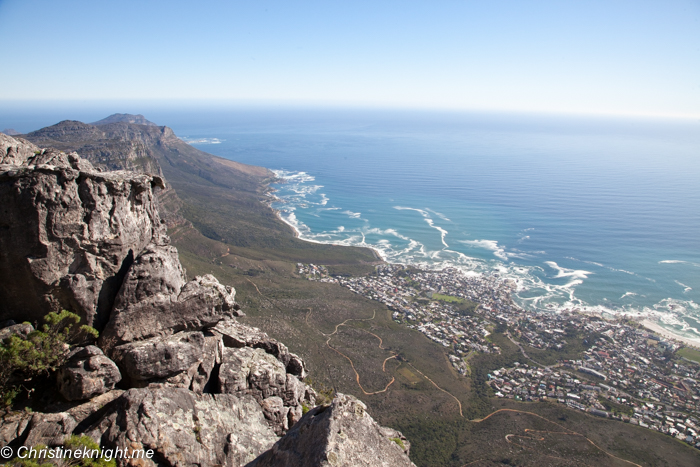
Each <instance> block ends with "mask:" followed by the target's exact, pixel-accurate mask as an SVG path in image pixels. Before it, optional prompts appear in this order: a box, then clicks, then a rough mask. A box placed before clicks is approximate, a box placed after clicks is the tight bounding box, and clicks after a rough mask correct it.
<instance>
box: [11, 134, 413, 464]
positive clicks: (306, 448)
mask: <svg viewBox="0 0 700 467" xmlns="http://www.w3.org/2000/svg"><path fill="white" fill-rule="evenodd" d="M71 127H73V128H76V127H77V128H82V127H80V125H75V124H74V123H73V124H71ZM82 129H84V128H82ZM162 187H163V180H162V179H161V178H160V177H159V176H157V175H148V174H143V173H137V172H131V171H125V170H120V171H103V170H99V169H96V168H95V167H94V166H93V165H92V164H91V163H90V162H88V161H87V160H84V159H82V158H81V157H80V156H78V155H77V154H76V153H70V154H66V153H65V152H61V151H59V150H56V149H39V148H38V147H36V146H33V145H32V144H31V143H27V142H26V141H22V140H15V139H13V138H11V137H9V136H5V135H0V205H2V206H3V217H2V220H1V221H0V321H3V323H4V324H3V327H2V329H0V339H2V342H3V347H2V350H3V352H2V353H0V358H1V359H2V365H3V371H2V374H1V375H0V376H1V377H0V383H2V385H1V386H0V389H1V390H2V393H1V396H2V400H3V401H7V399H6V397H15V396H17V394H16V393H15V392H14V391H15V388H18V387H20V385H21V387H22V388H23V389H24V391H19V390H18V392H19V395H20V396H25V395H26V397H29V396H30V395H31V398H29V399H20V400H19V401H18V402H17V403H18V404H19V405H20V406H22V405H23V406H24V407H25V410H18V411H15V412H12V411H8V413H5V415H4V416H3V417H2V419H0V444H2V445H3V457H8V456H7V455H6V452H7V451H6V448H7V447H10V448H12V449H15V450H14V452H16V453H17V454H18V456H19V457H22V456H21V451H19V447H20V446H26V447H34V448H36V449H40V447H39V446H40V445H45V446H48V447H50V448H53V447H54V446H63V445H64V444H66V443H67V441H66V438H67V437H69V436H71V435H75V436H80V435H82V436H87V437H89V438H91V439H92V440H93V441H94V442H96V443H97V444H98V446H101V447H103V448H106V449H114V450H116V449H119V450H121V451H122V452H124V451H125V450H126V451H127V452H129V453H130V454H133V453H134V450H136V451H141V452H150V453H151V455H150V456H148V457H146V458H144V457H143V455H144V454H141V457H140V458H139V462H138V464H133V463H132V461H131V460H129V458H128V457H126V458H117V459H116V462H117V465H120V466H126V465H144V466H156V465H170V466H187V465H202V466H214V465H222V466H223V465H225V466H229V467H241V466H244V465H251V466H254V465H257V466H263V465H264V466H282V465H287V466H300V467H301V466H303V465H322V464H323V463H324V462H325V461H329V462H330V464H331V465H347V466H349V465H384V466H397V467H404V466H405V467H411V466H413V465H414V464H413V463H412V462H411V461H410V460H409V458H408V452H409V448H410V444H409V443H408V440H407V439H406V438H405V437H404V436H403V435H402V434H401V433H400V432H398V431H396V430H393V429H391V428H386V427H382V426H379V425H378V424H377V423H376V422H375V421H374V420H373V419H372V418H371V417H370V416H369V415H368V414H367V411H366V406H365V405H364V404H363V403H362V402H361V401H359V400H357V399H356V398H354V397H352V396H349V395H343V394H336V397H335V398H334V399H332V400H330V399H328V398H325V399H324V398H321V397H319V396H318V394H317V393H316V392H315V391H314V389H313V388H311V387H310V386H309V385H308V384H307V383H306V382H305V378H306V376H307V369H306V365H305V363H304V361H303V360H302V359H301V358H300V357H299V356H297V355H296V354H294V353H292V352H290V351H289V349H288V348H287V347H286V346H285V345H284V344H282V343H281V342H279V341H277V340H275V339H272V338H270V337H269V336H268V335H267V334H265V333H263V332H261V331H260V330H259V329H257V328H254V327H251V326H248V325H245V324H243V323H241V322H240V321H239V319H240V318H242V317H243V316H244V314H243V312H242V311H241V308H240V306H239V304H238V303H236V301H235V297H236V291H235V290H234V289H233V288H232V287H230V286H225V285H222V284H221V283H220V282H219V281H218V280H217V279H216V278H215V277H214V276H212V275H209V274H207V275H202V276H195V277H194V278H191V279H188V278H187V276H186V274H185V271H184V269H183V267H182V265H181V263H180V260H179V256H178V251H177V249H176V248H175V247H173V246H172V245H171V244H170V239H169V237H168V236H167V234H166V228H165V225H164V224H163V223H162V222H161V221H160V216H159V213H158V209H157V204H156V202H155V197H156V194H155V192H156V190H157V189H158V188H162ZM61 309H69V310H71V312H73V313H75V314H76V315H78V316H79V317H80V318H81V319H80V322H81V323H83V324H87V325H89V326H92V327H93V328H95V329H96V330H97V331H100V336H99V339H98V340H95V337H89V336H88V337H83V338H82V339H83V341H81V342H80V343H78V344H75V345H73V346H72V347H71V348H70V350H69V349H68V348H67V346H66V345H65V344H64V345H59V346H54V347H52V348H51V349H52V352H53V353H54V354H61V355H62V359H61V360H59V363H58V364H57V366H58V368H57V369H56V371H55V372H53V371H51V369H49V368H47V369H45V370H43V371H41V369H39V370H40V371H38V372H37V374H36V376H33V377H31V378H27V377H26V373H23V372H22V371H23V370H22V368H23V367H22V363H24V362H23V361H17V359H9V358H7V356H8V354H10V353H11V352H12V350H9V349H20V350H17V352H22V351H23V350H21V349H27V348H30V349H31V348H33V347H32V346H34V345H39V346H40V347H38V348H39V349H44V347H41V346H43V345H47V343H48V342H51V339H60V337H55V336H56V335H55V334H52V331H51V330H50V329H49V327H48V326H46V327H44V328H39V329H43V331H38V330H36V331H35V328H34V326H35V325H36V324H34V325H33V324H31V323H30V321H31V322H33V323H38V322H41V321H42V320H44V319H45V318H46V317H48V316H50V314H51V313H53V312H55V311H57V310H61ZM47 321H48V320H47ZM16 322H20V323H21V324H15V323H16ZM53 325H54V326H56V325H57V324H56V323H53ZM42 332H43V333H44V334H37V333H42ZM37 335H43V336H45V337H43V338H42V339H43V340H41V341H37V337H36V336H37ZM62 335H63V336H64V337H66V336H68V334H62ZM52 336H54V337H52ZM66 338H67V337H66ZM37 342H39V343H38V344H37ZM58 342H63V341H61V340H59V341H58ZM22 355H24V354H22ZM27 355H30V356H31V358H37V360H39V361H41V357H37V356H36V355H35V354H31V352H28V353H27ZM33 362H34V363H36V361H33ZM29 363H32V362H29ZM42 378H43V379H42ZM15 385H16V386H15ZM13 394H14V396H13ZM317 399H318V402H320V404H319V405H317V404H316V403H317ZM292 428H294V429H292ZM397 440H398V441H397ZM309 461H311V462H312V463H311V464H310V463H309Z"/></svg>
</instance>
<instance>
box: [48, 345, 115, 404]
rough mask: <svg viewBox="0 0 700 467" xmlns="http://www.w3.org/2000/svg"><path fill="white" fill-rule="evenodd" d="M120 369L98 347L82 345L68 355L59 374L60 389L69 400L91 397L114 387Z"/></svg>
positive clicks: (57, 376) (57, 377)
mask: <svg viewBox="0 0 700 467" xmlns="http://www.w3.org/2000/svg"><path fill="white" fill-rule="evenodd" d="M121 379H122V376H121V373H120V372H119V368H117V365H115V364H114V362H113V361H112V360H110V359H109V358H107V357H105V355H104V354H103V353H102V350H100V349H99V348H98V347H95V346H94V345H89V346H87V347H79V348H77V349H74V350H72V351H71V353H70V354H68V357H67V360H66V363H65V364H64V365H63V366H62V367H61V368H60V369H59V371H58V372H57V374H56V380H57V382H58V391H59V392H60V393H61V394H62V395H63V397H65V398H66V399H67V400H69V401H77V400H85V399H91V398H93V397H95V396H99V395H100V394H104V393H106V392H108V391H111V390H112V389H114V386H115V384H117V383H118V382H119V381H121Z"/></svg>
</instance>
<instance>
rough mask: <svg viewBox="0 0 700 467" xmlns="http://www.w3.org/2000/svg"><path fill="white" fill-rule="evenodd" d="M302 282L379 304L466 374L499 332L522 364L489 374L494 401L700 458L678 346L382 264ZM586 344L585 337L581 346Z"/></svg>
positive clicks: (459, 280) (449, 277)
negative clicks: (672, 446)
mask: <svg viewBox="0 0 700 467" xmlns="http://www.w3.org/2000/svg"><path fill="white" fill-rule="evenodd" d="M298 269H299V273H300V274H303V275H304V276H305V277H307V278H308V279H309V280H319V281H323V282H335V283H338V284H340V285H342V286H344V287H347V288H348V289H350V290H352V291H353V292H355V293H358V294H361V295H363V296H365V297H367V298H369V299H372V300H377V301H380V302H382V303H384V304H385V305H386V306H387V307H388V308H389V309H390V310H391V311H392V318H393V319H394V320H395V321H397V322H400V323H404V324H406V325H407V326H408V327H410V328H412V329H416V330H418V331H420V332H422V333H423V334H425V335H426V336H427V337H428V338H429V339H431V340H433V341H435V342H437V343H438V344H440V345H442V346H444V347H445V348H446V351H447V354H448V357H449V359H450V361H451V362H452V365H453V366H454V368H455V370H456V371H458V372H459V373H460V374H462V375H465V374H467V372H468V368H469V367H468V361H469V357H470V356H471V355H472V353H475V352H476V353H486V354H489V353H500V351H501V350H500V349H499V347H498V346H496V345H494V344H493V343H492V342H491V340H490V339H489V336H490V334H491V333H492V332H494V329H496V328H497V327H498V328H499V329H501V330H504V334H505V335H506V336H507V337H508V338H509V339H510V340H511V341H512V342H513V343H514V344H516V345H517V346H518V347H519V348H520V351H521V353H522V355H523V357H524V359H525V360H526V361H528V363H522V364H521V363H518V362H515V363H513V365H512V366H511V367H509V368H501V369H500V370H497V371H494V372H493V374H490V375H489V381H488V383H487V384H488V385H489V386H490V387H491V388H492V390H493V392H494V395H495V396H497V397H502V398H510V399H516V400H521V401H547V400H552V401H557V402H558V403H561V404H566V405H567V406H569V407H572V408H574V409H578V410H582V411H586V412H589V413H591V414H592V415H596V416H600V417H605V418H611V419H615V420H619V421H622V422H627V423H632V424H636V425H639V426H641V427H644V428H648V429H651V430H656V431H660V432H662V433H666V434H668V435H670V436H675V437H677V438H678V439H681V440H683V441H684V442H687V443H688V444H691V445H694V446H695V447H696V448H698V449H700V383H699V382H698V380H699V379H700V364H698V363H697V362H694V361H689V360H685V359H680V358H677V357H675V352H676V351H677V350H678V349H679V347H680V344H678V343H676V342H674V341H670V340H668V339H664V338H662V337H659V336H658V335H656V334H654V333H653V332H651V331H649V330H646V329H645V328H643V327H641V326H640V325H639V324H638V323H636V322H634V321H629V320H611V319H603V318H602V317H600V316H597V315H591V314H584V313H581V312H579V311H577V310H560V311H559V312H556V313H555V312H552V313H544V312H534V311H529V310H524V309H523V308H521V307H519V306H518V305H517V304H516V303H515V302H514V301H513V300H512V298H511V293H512V292H513V289H514V284H513V283H512V282H511V281H509V280H507V279H502V278H500V277H499V276H497V275H493V276H467V275H465V274H463V273H462V272H461V271H459V270H457V269H444V270H441V271H425V270H420V269H417V268H414V267H411V266H404V265H395V264H382V265H378V266H376V268H375V271H374V272H373V273H372V274H370V275H368V276H366V277H350V278H348V277H333V276H331V275H330V274H329V272H328V270H327V268H325V267H323V266H316V265H303V264H299V265H298ZM582 336H585V338H582ZM573 341H577V342H579V341H580V344H581V347H580V352H579V354H578V355H577V356H576V358H557V359H556V360H555V361H549V362H545V363H540V362H538V361H536V358H538V357H537V356H535V355H529V354H528V350H526V349H525V347H524V346H527V347H529V348H530V350H529V352H530V353H531V354H532V353H534V352H538V351H540V352H541V351H549V355H556V352H557V351H560V350H562V349H566V348H567V345H569V344H571V343H572V342H573Z"/></svg>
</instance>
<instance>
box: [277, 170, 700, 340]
mask: <svg viewBox="0 0 700 467" xmlns="http://www.w3.org/2000/svg"><path fill="white" fill-rule="evenodd" d="M268 170H269V169H268ZM280 182H285V180H284V178H281V177H276V179H273V180H271V181H269V182H268V185H267V186H268V188H269V191H268V192H267V193H266V195H267V196H268V197H269V200H268V202H267V203H266V204H268V206H269V207H270V209H272V210H273V211H274V213H275V215H276V216H277V218H278V219H279V220H280V221H282V222H283V223H285V224H286V225H288V226H289V227H291V229H292V232H293V233H294V237H295V238H298V239H299V240H302V241H305V242H309V243H316V244H321V245H324V244H327V245H335V246H350V245H346V244H343V243H334V242H322V241H318V240H312V239H309V238H304V236H303V234H302V232H301V231H300V230H299V228H298V227H297V226H296V225H294V223H292V222H290V221H289V220H287V219H285V218H284V216H282V211H281V210H280V209H275V208H273V207H272V204H273V203H275V202H283V200H282V199H281V198H279V197H277V196H276V195H275V194H274V192H275V191H276V190H275V189H274V188H272V187H270V184H271V183H280ZM355 246H358V245H355ZM360 247H361V248H367V249H369V250H371V251H372V252H373V254H374V256H375V257H376V258H377V259H378V260H379V261H381V262H383V263H386V264H396V265H405V264H402V263H388V262H387V260H386V258H385V257H384V256H383V255H382V254H381V252H380V251H379V250H377V249H375V248H373V247H372V246H369V245H361V246H360ZM413 266H414V267H417V268H419V269H423V267H422V266H421V265H413ZM426 270H428V269H426ZM570 311H573V312H575V313H581V314H584V315H585V314H588V315H598V316H599V317H600V318H603V319H610V318H606V317H604V313H602V312H597V313H596V312H586V311H583V310H570ZM612 319H613V320H614V319H616V318H612ZM638 322H639V324H641V325H642V326H643V327H645V328H646V329H647V330H649V331H651V332H653V333H655V334H657V335H659V336H661V337H664V338H666V339H671V340H674V341H677V342H680V343H682V344H684V345H687V346H690V347H693V348H696V349H700V339H691V338H689V337H685V336H682V335H678V334H676V333H674V332H672V331H670V330H668V329H666V328H664V327H662V326H661V325H659V324H658V323H656V322H655V321H652V320H651V319H649V318H648V317H647V318H644V319H642V320H641V321H638Z"/></svg>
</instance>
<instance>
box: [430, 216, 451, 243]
mask: <svg viewBox="0 0 700 467" xmlns="http://www.w3.org/2000/svg"><path fill="white" fill-rule="evenodd" d="M424 220H425V222H427V224H428V225H429V226H430V227H432V228H434V229H435V230H437V231H438V232H440V240H442V244H443V245H445V248H449V247H450V245H448V244H447V242H445V237H446V236H447V233H448V232H447V230H445V229H443V228H442V227H440V226H437V225H435V223H434V222H433V220H432V219H431V218H426V219H424Z"/></svg>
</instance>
